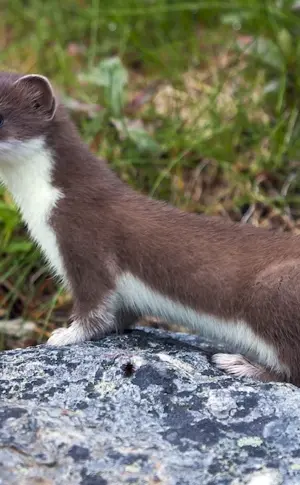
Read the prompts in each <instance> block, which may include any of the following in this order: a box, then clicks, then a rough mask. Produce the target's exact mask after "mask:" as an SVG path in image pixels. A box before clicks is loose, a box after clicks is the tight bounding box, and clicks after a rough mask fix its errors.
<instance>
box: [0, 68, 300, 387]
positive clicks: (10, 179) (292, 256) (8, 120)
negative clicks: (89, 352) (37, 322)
mask: <svg viewBox="0 0 300 485" xmlns="http://www.w3.org/2000/svg"><path fill="white" fill-rule="evenodd" d="M0 178H1V180H2V182H3V183H4V184H5V185H6V186H7V188H8V190H9V191H10V192H11V193H12V195H13V197H14V199H15V202H16V204H17V205H18V207H19V209H20V211H21V214H22V217H23V220H24V222H25V223H26V225H27V227H28V230H29V233H30V235H31V237H32V238H33V240H34V241H36V243H37V244H38V245H39V247H40V248H41V250H42V252H43V253H44V255H45V257H46V259H47V260H48V262H49V264H50V265H51V267H52V269H53V271H54V273H55V274H56V275H57V276H58V277H60V278H61V280H62V281H63V283H64V284H65V285H66V286H67V288H69V290H70V291H71V292H72V295H73V299H74V308H73V315H72V323H71V324H70V326H69V327H68V328H59V329H57V330H55V331H54V332H53V334H52V335H51V337H50V338H49V340H48V344H49V345H67V344H76V343H79V342H83V341H86V340H94V339H99V338H100V337H103V336H104V335H106V334H108V333H110V332H112V331H114V330H121V329H123V328H125V327H128V326H129V325H132V324H134V323H135V322H136V321H137V320H138V319H139V318H140V317H142V316H143V315H152V316H155V317H158V318H162V319H164V320H167V321H170V322H174V323H178V324H181V325H184V326H186V327H189V328H190V329H192V330H194V331H195V330H196V331H198V332H199V333H201V334H202V335H203V336H207V337H212V338H217V339H219V340H220V341H223V342H228V343H229V344H230V345H232V346H234V348H235V349H236V352H238V353H237V354H221V353H219V354H216V355H214V357H213V361H214V362H215V364H216V365H217V367H219V368H221V369H223V370H225V371H227V372H229V373H231V374H233V375H235V376H249V377H254V378H256V379H258V380H262V381H269V380H279V381H286V382H291V383H293V384H295V385H300V238H299V237H297V236H292V235H290V234H286V233H274V232H271V231H268V230H266V229H260V228H255V227H253V226H251V225H250V224H239V223H233V222H229V221H225V220H223V219H222V218H218V217H207V216H205V215H197V214H190V213H185V212H183V211H180V210H178V209H176V208H174V207H172V206H170V205H168V204H167V203H165V202H161V201H157V200H153V199H150V198H148V197H147V196H145V195H142V194H140V193H137V192H135V191H134V190H133V189H131V188H130V187H129V186H128V185H126V184H125V183H123V182H122V181H121V180H120V179H119V178H118V177H117V175H116V174H115V173H114V172H113V171H112V170H111V169H110V168H109V166H108V165H107V164H106V162H104V161H102V160H100V159H98V158H97V157H96V156H94V155H93V154H92V153H91V152H90V151H89V148H88V147H87V146H86V145H85V144H84V143H83V141H82V140H81V138H80V136H79V134H78V132H77V129H76V127H75V125H74V124H73V122H72V121H71V119H70V118H69V116H68V113H67V110H66V109H65V107H64V106H63V105H62V104H61V103H60V102H59V100H58V98H57V96H56V95H55V94H54V91H53V88H52V86H51V84H50V81H49V80H48V79H47V78H46V77H44V76H41V75H38V74H32V75H21V74H12V73H3V72H2V73H0Z"/></svg>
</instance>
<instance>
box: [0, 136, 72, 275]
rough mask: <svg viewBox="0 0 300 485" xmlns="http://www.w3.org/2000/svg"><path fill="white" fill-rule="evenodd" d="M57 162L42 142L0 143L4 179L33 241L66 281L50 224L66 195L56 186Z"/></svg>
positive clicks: (1, 173)
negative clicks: (54, 212) (54, 211)
mask: <svg viewBox="0 0 300 485" xmlns="http://www.w3.org/2000/svg"><path fill="white" fill-rule="evenodd" d="M52 169H53V158H52V156H51V153H50V152H49V151H48V150H47V149H46V148H45V146H44V142H43V139H42V138H38V139H32V140H30V141H27V142H20V141H18V140H9V141H5V142H1V143H0V179H1V180H2V181H3V182H4V183H5V185H6V186H7V187H8V189H9V191H10V192H11V193H12V195H13V197H14V200H15V202H16V204H17V205H18V207H19V209H20V211H21V213H22V216H23V220H24V221H25V223H26V224H27V227H28V230H29V232H30V234H31V236H32V238H33V239H34V240H35V241H36V243H37V244H38V245H39V247H40V248H41V249H42V250H43V253H44V254H45V256H46V258H47V259H48V262H49V263H50V265H51V267H52V268H53V270H54V271H55V273H56V274H57V275H58V276H60V277H61V278H64V269H63V261H62V258H61V256H60V253H59V249H58V245H57V240H56V236H55V233H54V231H53V229H52V228H51V226H50V224H49V218H50V216H51V212H52V210H53V208H54V207H55V205H56V204H57V202H58V200H59V199H60V198H61V197H62V196H63V194H62V193H61V192H60V191H59V190H58V189H57V188H56V187H54V186H53V185H52V183H51V175H52Z"/></svg>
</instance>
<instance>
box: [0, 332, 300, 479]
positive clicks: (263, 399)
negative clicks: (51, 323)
mask: <svg viewBox="0 0 300 485" xmlns="http://www.w3.org/2000/svg"><path fill="white" fill-rule="evenodd" d="M211 353H212V348H211V347H210V346H209V344H208V343H206V342H204V341H202V340H201V339H200V338H197V337H193V336H184V335H183V336H181V335H177V334H168V333H165V332H159V331H155V330H146V331H143V330H134V331H133V332H130V333H128V334H126V335H123V336H112V337H108V338H106V339H104V340H103V341H101V342H99V343H98V342H96V343H86V344H83V345H78V346H73V347H65V348H60V349H55V348H46V347H44V346H40V347H36V348H30V349H26V350H16V351H10V352H3V353H2V354H0V365H1V375H0V391H1V403H0V484H1V485H10V484H14V485H52V484H53V485H54V484H55V485H73V484H74V485H76V484H81V485H112V484H113V485H114V484H116V485H121V484H128V485H129V484H140V485H150V484H151V485H159V484H165V485H218V484H222V485H227V484H232V485H242V484H248V485H279V484H291V485H294V484H295V485H296V484H297V485H298V484H300V389H297V388H295V387H293V386H290V385H284V384H274V385H273V384H257V383H254V382H252V381H250V380H248V381H247V380H241V379H240V380H238V379H233V378H231V377H229V376H227V375H225V374H223V373H221V372H220V371H218V370H216V369H214V368H213V367H212V366H211V365H210V363H209V356H210V355H211Z"/></svg>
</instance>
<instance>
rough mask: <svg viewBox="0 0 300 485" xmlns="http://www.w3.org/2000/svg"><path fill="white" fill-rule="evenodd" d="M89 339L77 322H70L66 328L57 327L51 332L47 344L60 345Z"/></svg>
mask: <svg viewBox="0 0 300 485" xmlns="http://www.w3.org/2000/svg"><path fill="white" fill-rule="evenodd" d="M86 340H90V339H89V336H88V335H86V334H85V332H84V329H83V328H82V327H80V326H79V325H78V323H72V325H70V327H68V328H64V327H62V328H57V329H56V330H54V332H52V335H51V337H50V338H49V339H48V341H47V345H54V346H57V347H60V346H61V345H72V344H78V343H80V342H84V341H86Z"/></svg>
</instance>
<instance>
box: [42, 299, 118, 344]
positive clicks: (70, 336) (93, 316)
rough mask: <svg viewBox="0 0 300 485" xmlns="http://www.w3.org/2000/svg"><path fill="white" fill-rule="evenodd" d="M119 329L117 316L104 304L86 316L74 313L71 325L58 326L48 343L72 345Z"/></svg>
mask: <svg viewBox="0 0 300 485" xmlns="http://www.w3.org/2000/svg"><path fill="white" fill-rule="evenodd" d="M115 329H117V321H116V317H115V315H114V313H113V311H112V308H109V305H105V304H102V305H100V306H99V307H98V308H97V309H95V310H92V311H90V312H89V313H87V314H86V315H85V316H79V315H76V314H75V315H74V320H73V322H72V323H71V325H70V326H69V327H62V328H57V329H56V330H54V332H53V333H52V335H51V337H50V338H49V340H48V342H47V345H55V346H60V345H71V344H78V343H80V342H85V341H86V340H93V339H96V338H101V337H103V336H104V335H107V334H109V333H111V332H112V331H113V330H115Z"/></svg>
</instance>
